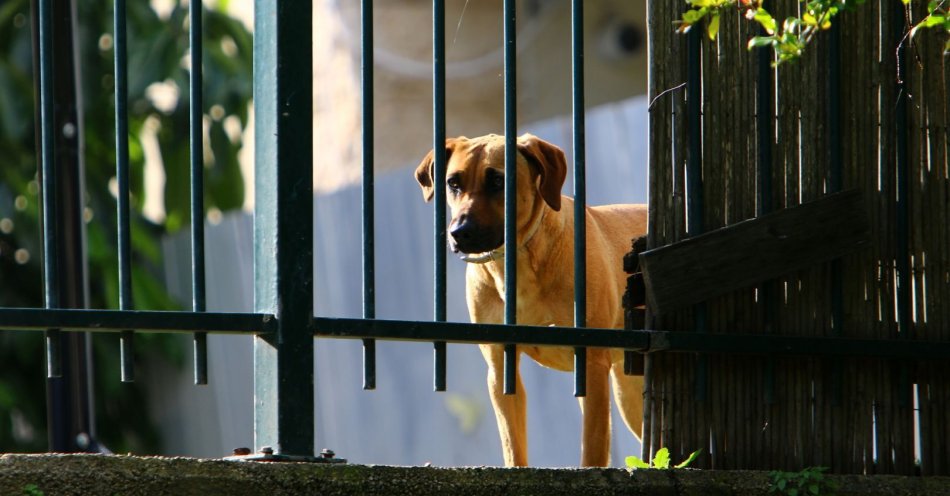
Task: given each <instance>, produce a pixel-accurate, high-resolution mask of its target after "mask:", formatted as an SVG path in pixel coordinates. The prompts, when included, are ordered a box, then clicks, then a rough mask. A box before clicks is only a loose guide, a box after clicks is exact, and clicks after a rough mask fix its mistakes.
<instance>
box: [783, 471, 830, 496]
mask: <svg viewBox="0 0 950 496" xmlns="http://www.w3.org/2000/svg"><path fill="white" fill-rule="evenodd" d="M826 470H828V469H827V468H826V467H808V468H806V469H804V470H802V471H801V472H782V471H779V470H775V471H772V472H769V475H770V476H771V477H772V487H770V488H769V492H770V493H778V494H784V495H785V496H834V495H835V492H836V491H837V490H838V485H837V484H835V483H834V482H832V481H830V480H828V479H825V474H824V472H825V471H826Z"/></svg>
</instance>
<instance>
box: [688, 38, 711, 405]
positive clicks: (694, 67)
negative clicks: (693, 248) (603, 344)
mask: <svg viewBox="0 0 950 496" xmlns="http://www.w3.org/2000/svg"><path fill="white" fill-rule="evenodd" d="M700 31H701V30H699V29H691V30H690V32H689V33H688V34H687V35H686V36H687V50H688V54H687V71H686V97H687V100H686V126H687V128H688V131H687V134H688V135H689V157H688V159H687V164H686V195H687V204H686V212H687V214H686V217H687V219H686V225H687V227H686V231H687V233H688V235H689V236H698V235H700V234H702V233H703V231H704V230H705V229H704V221H703V216H704V215H705V212H704V208H703V155H702V154H703V137H702V96H701V95H702V72H701V64H702V62H701V57H702V43H701V40H702V34H701V32H700ZM693 316H694V317H693V318H694V331H695V332H697V333H701V334H704V333H706V304H705V303H699V304H697V305H695V307H694V311H693ZM706 367H707V363H706V358H705V357H702V356H701V357H699V361H698V363H697V365H696V397H697V398H698V399H699V400H700V401H702V400H704V399H705V398H706Z"/></svg>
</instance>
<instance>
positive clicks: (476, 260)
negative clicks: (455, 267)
mask: <svg viewBox="0 0 950 496" xmlns="http://www.w3.org/2000/svg"><path fill="white" fill-rule="evenodd" d="M546 210H547V206H545V205H542V206H541V215H538V219H537V220H536V221H534V224H533V225H532V226H531V229H530V230H529V231H528V234H527V235H525V238H524V243H522V244H521V245H522V246H526V245H527V244H528V242H529V241H531V238H533V237H534V235H535V234H537V233H538V229H540V227H541V221H542V220H544V212H545V211H546ZM460 258H461V259H462V260H463V261H465V262H468V263H473V264H484V263H488V262H492V261H495V260H503V259H504V258H505V245H501V246H499V247H498V248H495V249H494V250H491V251H485V252H482V253H465V254H462V256H461V257H460Z"/></svg>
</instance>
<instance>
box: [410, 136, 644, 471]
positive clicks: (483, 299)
mask: <svg viewBox="0 0 950 496" xmlns="http://www.w3.org/2000/svg"><path fill="white" fill-rule="evenodd" d="M518 152H519V153H518V167H517V170H518V189H517V201H518V204H517V210H518V223H517V226H518V236H517V238H518V247H517V250H518V299H517V305H518V306H517V321H518V323H520V324H528V325H539V326H548V325H556V326H571V325H573V321H574V315H573V314H574V306H573V301H574V247H573V240H574V208H573V203H574V202H573V200H572V199H571V198H568V197H566V196H561V187H562V186H563V184H564V178H565V176H566V174H567V165H566V163H565V158H564V153H563V152H562V151H561V149H560V148H558V147H556V146H554V145H552V144H550V143H548V142H546V141H544V140H541V139H539V138H537V137H535V136H532V135H530V134H525V135H523V136H521V137H520V138H518ZM445 153H446V155H447V157H448V158H447V168H446V184H445V188H446V190H447V191H446V197H447V198H448V203H449V207H450V208H451V211H452V222H451V224H450V225H449V235H450V240H449V244H450V246H451V248H452V251H454V252H456V253H459V254H461V256H462V258H463V260H466V261H467V262H469V264H468V267H467V270H466V277H465V279H466V295H467V299H468V309H469V314H470V316H471V319H472V321H473V322H480V323H502V322H503V316H504V301H503V296H504V294H505V289H504V280H505V279H504V277H505V275H504V260H503V259H504V256H503V254H502V252H503V249H504V247H503V246H502V245H503V243H504V196H505V194H504V183H505V182H504V177H505V168H504V163H505V159H504V156H505V139H504V137H503V136H497V135H488V136H482V137H479V138H473V139H468V138H465V137H460V138H454V139H449V140H447V141H446V146H445ZM433 156H434V154H433V152H431V151H430V152H429V154H428V155H427V156H426V157H425V159H423V161H422V163H421V164H419V167H418V168H417V169H416V180H417V181H419V185H420V186H421V187H422V194H423V196H424V197H425V200H426V201H430V200H431V199H432V196H433V188H434V187H436V186H439V187H442V186H441V185H434V184H433V175H432V167H433ZM646 226H647V209H646V206H645V205H609V206H603V207H592V208H588V209H587V281H588V282H587V325H588V326H589V327H599V328H621V327H623V309H622V306H621V301H620V300H621V296H622V295H623V290H624V285H625V274H624V273H623V269H622V260H623V255H624V253H625V252H626V251H629V249H630V241H631V239H633V238H635V237H638V236H641V235H643V234H644V233H645V232H646ZM480 348H481V351H482V355H484V357H485V361H486V362H488V391H489V394H490V395H491V399H492V405H493V406H494V408H495V416H496V418H497V421H498V431H499V434H500V435H501V445H502V449H503V451H504V457H505V465H508V466H523V465H527V463H528V445H527V433H526V425H525V405H526V398H525V391H524V385H523V384H522V382H521V376H520V374H519V375H518V376H517V383H516V394H514V395H505V394H503V391H502V383H503V355H504V353H503V349H504V347H503V345H494V344H485V345H480ZM518 351H519V356H520V352H524V353H527V354H528V356H530V357H531V358H533V359H534V360H535V361H537V362H538V363H540V364H541V365H544V366H546V367H550V368H553V369H557V370H563V371H570V370H573V368H574V363H573V350H572V349H569V348H557V347H538V346H519V347H518ZM608 376H610V377H612V378H613V391H614V398H615V400H616V402H617V405H618V406H619V409H620V412H621V413H622V417H623V420H624V422H625V423H626V424H627V427H628V428H629V429H630V430H631V432H633V433H634V435H636V436H637V438H639V437H640V430H641V427H642V422H643V395H642V394H643V380H642V378H640V377H632V376H626V375H624V373H623V352H622V351H621V350H610V349H596V348H590V349H588V351H587V396H586V397H584V398H580V405H581V412H582V413H583V417H584V420H583V422H584V424H583V435H582V441H581V465H583V466H606V465H607V464H608V463H609V456H610V393H609V391H608V389H609V388H610V386H609V385H608V383H609V380H608V378H607V377H608Z"/></svg>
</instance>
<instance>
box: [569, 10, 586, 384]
mask: <svg viewBox="0 0 950 496" xmlns="http://www.w3.org/2000/svg"><path fill="white" fill-rule="evenodd" d="M571 68H572V78H571V92H572V99H571V100H572V102H571V106H572V113H573V121H574V122H573V131H574V132H573V140H574V326H575V327H587V214H586V211H587V175H586V172H587V171H586V169H587V144H586V134H585V131H586V130H585V119H584V118H585V116H584V2H583V0H571ZM585 395H587V348H585V347H583V346H578V347H575V348H574V396H577V397H581V396H585Z"/></svg>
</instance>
